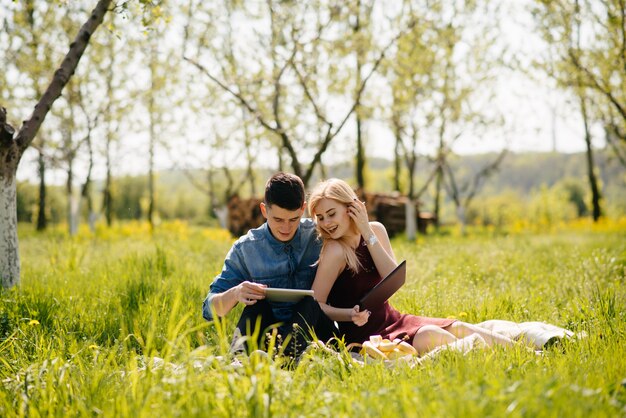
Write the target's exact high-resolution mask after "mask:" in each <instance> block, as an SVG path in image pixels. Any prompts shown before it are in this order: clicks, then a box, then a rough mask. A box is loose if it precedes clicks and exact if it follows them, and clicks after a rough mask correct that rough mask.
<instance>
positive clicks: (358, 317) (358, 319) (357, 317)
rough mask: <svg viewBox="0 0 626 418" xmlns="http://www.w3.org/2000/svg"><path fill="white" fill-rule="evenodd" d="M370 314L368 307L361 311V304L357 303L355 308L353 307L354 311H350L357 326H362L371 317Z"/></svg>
mask: <svg viewBox="0 0 626 418" xmlns="http://www.w3.org/2000/svg"><path fill="white" fill-rule="evenodd" d="M370 315H371V312H370V311H368V310H367V309H366V310H364V311H363V312H361V311H360V309H359V305H356V306H355V307H354V308H352V312H350V319H352V322H354V324H355V325H356V326H357V327H362V326H363V325H365V324H366V323H367V321H368V320H369V319H370Z"/></svg>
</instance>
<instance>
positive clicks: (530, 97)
mask: <svg viewBox="0 0 626 418" xmlns="http://www.w3.org/2000/svg"><path fill="white" fill-rule="evenodd" d="M527 3H528V2H527V0H518V1H515V2H505V3H504V4H506V7H508V8H509V12H508V13H504V19H506V21H504V22H503V25H502V26H503V27H505V28H506V30H505V31H504V32H503V36H504V37H505V38H506V39H505V41H506V42H507V43H508V44H509V45H510V48H511V50H513V51H519V52H521V53H523V55H525V56H533V55H535V54H539V53H541V48H542V45H541V42H540V41H539V40H538V39H537V37H536V36H534V35H533V34H532V33H531V32H530V31H529V29H528V28H529V27H530V26H531V25H532V23H531V22H530V20H529V19H530V16H529V15H528V14H527V13H526V12H525V9H524V7H525V5H526V4H527ZM374 88H375V86H374ZM495 91H496V95H495V98H494V99H493V100H492V102H491V103H490V106H493V108H494V109H497V110H499V111H500V112H501V113H502V114H503V115H504V120H505V127H504V129H494V130H491V131H487V132H485V133H484V134H482V135H481V136H480V137H473V136H472V134H471V133H469V132H468V133H467V134H466V135H464V136H463V137H462V138H461V139H460V140H459V141H457V142H456V144H455V146H454V151H455V152H456V153H458V154H475V153H484V152H497V151H500V150H502V149H503V148H508V149H509V150H510V151H513V152H527V151H535V152H537V151H539V152H549V151H557V152H565V153H572V152H581V151H584V150H585V142H584V138H583V130H582V121H581V119H580V117H579V116H578V114H577V112H576V109H575V107H574V106H573V105H572V104H571V103H569V102H568V96H567V94H565V93H564V92H562V91H558V90H556V89H550V88H549V87H548V83H543V82H542V83H539V82H536V81H532V80H530V79H528V78H526V77H524V76H523V75H521V74H519V73H514V72H511V71H505V72H503V73H502V74H501V75H500V76H499V78H498V80H497V84H496V88H495ZM365 129H366V130H365V143H366V153H367V155H368V156H369V157H374V156H375V157H383V158H388V159H392V158H393V141H394V140H393V136H392V134H391V132H390V131H389V129H388V127H387V126H386V125H385V124H384V123H382V122H380V121H376V120H374V121H369V122H367V124H366V128H365ZM354 132H355V127H354V122H351V123H350V124H348V125H347V126H346V127H345V128H344V131H343V132H342V135H343V137H344V138H352V137H354ZM337 140H338V141H336V144H333V145H332V146H331V149H329V151H328V152H327V154H326V155H325V156H324V159H323V161H324V162H325V163H326V164H332V163H340V162H342V159H343V160H345V159H346V155H349V154H350V153H351V152H352V144H353V142H354V141H353V140H350V141H347V140H346V141H341V138H337ZM594 145H596V146H603V139H602V132H599V131H598V130H597V129H596V130H594ZM433 147H434V145H433V146H431V149H428V145H425V146H423V147H422V148H421V149H420V152H422V153H432V152H433V150H434V148H433ZM192 152H193V151H192ZM146 154H147V135H145V134H135V135H134V136H133V137H128V138H125V139H124V141H123V145H122V146H120V149H119V150H118V154H117V155H118V163H117V167H116V170H115V171H116V175H120V174H133V175H135V174H143V173H145V172H146V171H147V167H146V163H145V160H146V158H144V157H145V156H146ZM171 155H172V154H171V153H170V152H159V153H158V154H157V169H159V170H165V169H171V168H173V167H178V166H180V162H179V161H173V159H172V158H171ZM259 157H260V158H259V161H260V165H262V164H263V162H264V163H266V164H267V165H270V166H275V165H276V164H277V163H276V160H277V159H276V157H275V156H274V155H273V153H264V152H263V151H262V150H261V151H259ZM350 159H351V157H350ZM35 160H36V152H35V151H34V150H32V149H31V150H28V151H27V153H26V155H25V156H24V158H23V160H22V162H21V164H20V167H19V169H18V180H26V179H29V180H31V181H35V180H36V179H35V174H36V165H35V163H34V162H35ZM82 166H83V167H84V166H85V164H84V161H83V164H82ZM80 171H81V163H80V161H79V164H78V167H77V172H78V176H77V177H78V178H80V177H81V174H80ZM94 176H95V177H96V178H103V177H104V173H103V167H101V166H100V167H98V168H96V172H95V173H94ZM47 180H48V182H49V183H53V184H62V183H63V182H64V181H65V174H64V173H63V172H62V171H59V170H56V171H54V170H53V171H51V172H50V173H49V174H48V179H47Z"/></svg>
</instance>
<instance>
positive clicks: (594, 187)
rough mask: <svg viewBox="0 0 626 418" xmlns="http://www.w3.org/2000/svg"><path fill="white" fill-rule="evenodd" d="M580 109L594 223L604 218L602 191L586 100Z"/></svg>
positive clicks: (581, 103) (582, 101)
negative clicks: (597, 176)
mask: <svg viewBox="0 0 626 418" xmlns="http://www.w3.org/2000/svg"><path fill="white" fill-rule="evenodd" d="M580 108H581V110H582V116H583V122H584V124H585V144H586V145H587V177H588V179H589V187H590V188H591V203H592V208H593V212H592V213H593V221H594V222H598V219H600V216H602V210H601V208H600V199H601V198H602V197H601V196H600V189H599V187H598V179H597V178H596V173H595V162H594V160H593V148H592V146H591V133H590V132H589V122H588V117H587V104H586V102H585V99H584V98H581V100H580Z"/></svg>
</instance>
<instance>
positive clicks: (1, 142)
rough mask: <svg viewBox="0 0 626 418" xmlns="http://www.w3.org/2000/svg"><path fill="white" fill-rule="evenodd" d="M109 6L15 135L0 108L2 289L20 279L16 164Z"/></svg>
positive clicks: (86, 28)
mask: <svg viewBox="0 0 626 418" xmlns="http://www.w3.org/2000/svg"><path fill="white" fill-rule="evenodd" d="M110 4H111V0H100V1H98V3H97V4H96V6H95V8H94V9H93V11H92V12H91V15H90V17H89V19H88V20H87V21H86V22H85V23H84V24H83V25H82V27H81V28H80V30H79V32H78V35H77V36H76V38H75V39H74V41H73V42H72V44H71V45H70V48H69V51H68V52H67V54H66V55H65V58H64V59H63V62H62V63H61V65H60V67H59V68H58V69H57V70H56V71H55V73H54V77H53V79H52V81H51V82H50V84H49V85H48V87H47V89H46V91H45V92H44V93H43V95H42V96H41V98H40V99H39V101H38V103H37V104H36V105H35V108H34V110H33V113H32V114H31V116H30V117H29V118H27V119H26V120H25V121H24V124H23V125H22V127H21V128H20V129H19V130H18V131H17V132H16V130H15V128H13V126H11V124H9V123H8V121H7V111H6V109H5V108H4V107H2V108H0V279H1V280H2V285H3V287H11V286H14V285H15V284H17V283H18V282H19V277H20V262H19V260H20V258H19V250H18V239H17V208H16V195H15V194H16V180H15V174H16V172H17V167H18V164H19V162H20V159H21V157H22V155H23V154H24V151H26V149H27V148H28V147H29V146H30V145H31V144H32V142H33V140H34V138H35V135H37V132H38V131H39V128H40V127H41V124H42V123H43V121H44V119H45V117H46V116H47V114H48V112H49V111H50V108H51V107H52V104H53V103H54V102H55V101H56V99H57V98H58V97H59V96H60V95H61V92H62V91H63V88H64V87H65V85H66V84H67V83H68V81H69V79H70V77H71V76H72V74H73V73H74V71H75V70H76V67H77V66H78V62H79V61H80V59H81V57H82V55H83V53H84V52H85V49H86V48H87V45H88V43H89V39H90V37H91V35H92V34H93V33H94V31H95V30H96V29H97V28H98V26H99V25H100V24H101V23H102V20H103V19H104V15H105V14H106V13H107V11H108V10H109V6H110Z"/></svg>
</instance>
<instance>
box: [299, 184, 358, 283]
mask: <svg viewBox="0 0 626 418" xmlns="http://www.w3.org/2000/svg"><path fill="white" fill-rule="evenodd" d="M322 199H332V200H334V201H336V202H338V203H341V204H343V205H345V206H348V205H349V204H350V203H352V202H354V200H355V199H357V195H356V193H355V192H354V190H352V188H351V187H350V185H348V183H346V182H345V181H343V180H341V179H336V178H332V179H328V180H326V181H322V182H320V183H318V184H317V185H316V186H315V187H314V188H313V190H312V191H311V195H310V196H309V213H310V214H311V217H312V218H313V219H314V220H315V224H316V229H317V233H318V234H319V236H320V237H321V238H322V252H321V254H323V253H324V250H325V249H326V245H327V244H328V242H329V241H330V240H331V239H332V238H330V235H329V234H328V233H327V232H326V231H324V230H322V228H320V226H319V225H318V223H317V217H316V216H315V208H316V207H317V205H318V203H319V202H320V201H321V200H322ZM350 229H352V230H353V231H354V232H357V233H358V229H357V228H356V225H355V224H354V221H353V220H352V219H350ZM335 241H337V242H338V243H339V245H341V248H342V249H343V253H344V257H345V260H346V265H347V266H348V268H349V269H350V270H352V271H353V272H355V273H356V272H357V271H359V268H360V267H361V263H360V262H359V259H358V257H357V256H356V252H355V251H354V248H352V247H351V246H350V244H349V243H348V238H347V237H341V238H339V239H338V240H335ZM320 256H321V255H320Z"/></svg>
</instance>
